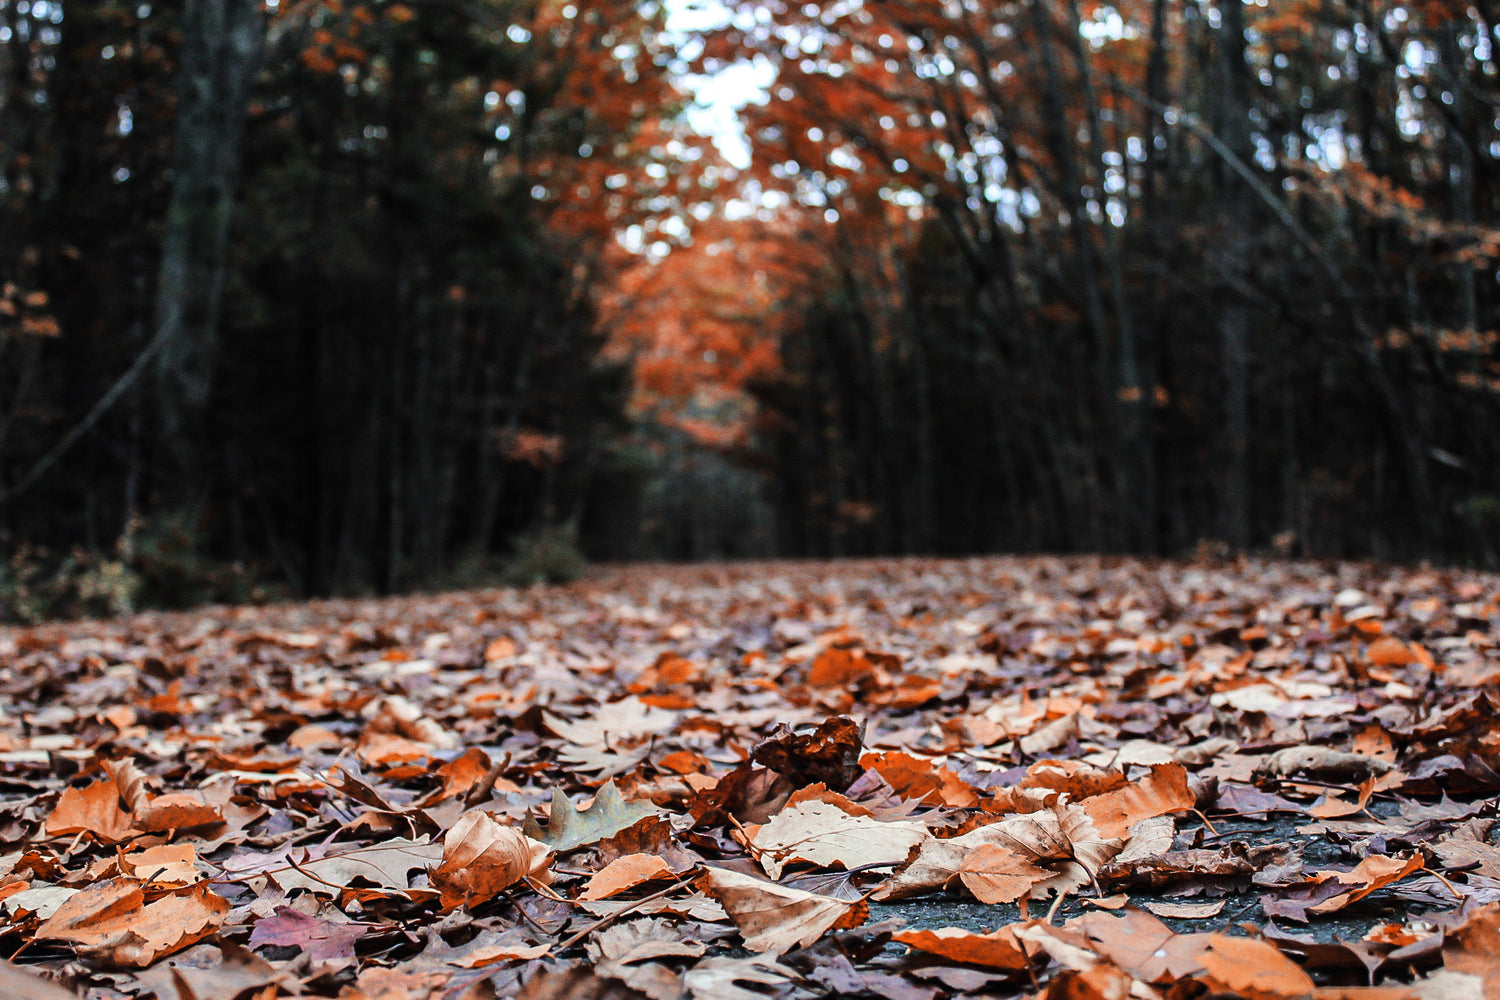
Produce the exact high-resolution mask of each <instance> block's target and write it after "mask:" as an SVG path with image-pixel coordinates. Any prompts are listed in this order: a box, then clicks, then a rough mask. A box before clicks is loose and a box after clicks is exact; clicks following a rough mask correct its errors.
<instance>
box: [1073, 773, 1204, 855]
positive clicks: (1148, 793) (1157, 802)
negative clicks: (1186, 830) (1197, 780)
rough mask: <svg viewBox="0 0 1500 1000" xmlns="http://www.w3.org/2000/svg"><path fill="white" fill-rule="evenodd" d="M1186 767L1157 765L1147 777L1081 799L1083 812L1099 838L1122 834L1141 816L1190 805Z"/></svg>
mask: <svg viewBox="0 0 1500 1000" xmlns="http://www.w3.org/2000/svg"><path fill="white" fill-rule="evenodd" d="M1193 803H1194V798H1193V793H1192V792H1191V791H1190V790H1189V789H1188V783H1187V768H1185V767H1183V766H1182V765H1181V764H1157V765H1155V766H1153V767H1152V768H1151V774H1150V776H1149V777H1147V778H1144V779H1142V780H1141V781H1138V782H1135V783H1134V784H1130V785H1126V786H1125V787H1124V788H1121V789H1119V790H1117V791H1113V792H1106V793H1105V794H1103V795H1096V796H1094V797H1093V798H1091V799H1087V800H1085V801H1084V802H1083V803H1082V805H1083V809H1084V811H1085V812H1087V813H1088V814H1089V817H1090V818H1091V819H1093V821H1094V825H1095V826H1096V827H1098V828H1099V835H1100V836H1101V837H1105V838H1109V837H1123V836H1125V835H1126V834H1127V833H1128V832H1129V831H1130V827H1131V826H1132V825H1134V824H1135V823H1137V822H1139V821H1140V820H1143V819H1150V818H1151V817H1153V816H1164V815H1166V814H1168V813H1174V812H1181V811H1183V810H1185V809H1191V808H1193Z"/></svg>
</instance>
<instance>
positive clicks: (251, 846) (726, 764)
mask: <svg viewBox="0 0 1500 1000" xmlns="http://www.w3.org/2000/svg"><path fill="white" fill-rule="evenodd" d="M1497 636H1500V579H1497V578H1496V577H1493V576H1486V575H1481V574H1474V573H1465V572H1458V571H1437V570H1427V569H1421V570H1414V569H1397V568H1388V567H1374V566H1360V565H1336V564H1292V563H1278V562H1260V561H1253V560H1241V561H1238V562H1235V563H1225V564H1217V565H1210V564H1201V563H1200V564H1183V563H1166V562H1144V561H1132V560H1124V559H1102V558H1081V557H1080V558H996V559H974V560H951V561H938V560H915V559H913V560H877V561H859V562H843V563H830V564H818V563H772V564H746V565H730V566H724V565H716V566H701V567H634V568H624V569H610V570H602V571H600V572H599V573H597V574H596V575H595V576H594V577H593V578H591V579H590V580H587V581H585V582H583V583H580V584H575V585H571V586H568V587H560V588H534V589H530V590H505V591H487V592H471V593H462V594H447V595H435V596H421V597H408V598H402V599H392V600H383V601H322V602H313V603H309V604H299V605H284V606H278V607H268V608H217V609H209V610H206V611H202V612H196V613H180V614H162V615H146V616H139V617H136V618H131V619H123V620H115V621H104V622H87V623H71V624H43V625H38V626H33V627H29V628H15V629H6V630H0V689H3V691H4V694H5V699H4V701H3V702H0V838H3V843H0V919H3V922H0V947H3V948H4V952H3V955H4V956H5V958H6V960H5V961H0V991H3V992H4V993H5V995H7V996H18V997H32V996H34V997H38V998H44V1000H60V998H62V997H68V996H74V997H77V996H87V997H92V998H98V1000H106V998H108V1000H133V998H143V1000H144V998H147V997H159V998H162V1000H198V998H203V997H210V996H211V997H215V998H216V1000H241V998H254V1000H273V998H276V997H282V996H323V997H338V998H340V1000H377V998H378V1000H386V998H391V997H402V998H420V1000H434V998H455V1000H487V998H492V997H500V996H521V997H528V998H533V1000H535V998H542V997H554V996H556V997H562V996H567V997H581V998H605V997H610V998H634V997H647V998H650V1000H689V998H709V997H712V998H726V997H727V998H740V1000H745V998H754V1000H764V998H768V997H775V998H781V997H823V996H860V995H865V996H874V995H878V996H883V997H889V998H902V1000H905V998H911V1000H942V998H957V997H968V996H976V997H977V996H986V997H1010V996H1016V997H1046V998H1072V997H1078V998H1083V997H1109V996H1118V997H1124V996H1134V997H1143V998H1150V997H1163V998H1166V997H1185V996H1196V995H1205V994H1207V995H1223V996H1241V997H1250V998H1266V1000H1280V998H1292V997H1315V998H1320V1000H1334V998H1367V1000H1374V998H1377V997H1379V998H1407V997H1412V998H1424V1000H1425V998H1436V997H1468V996H1474V997H1481V996H1492V995H1500V847H1497V846H1496V844H1495V840H1494V832H1495V825H1496V820H1497V818H1500V817H1497V809H1496V804H1495V803H1496V793H1497V792H1500V720H1497V716H1496V712H1495V708H1496V702H1495V700H1494V698H1495V696H1494V695H1493V693H1492V692H1493V691H1494V690H1495V684H1494V682H1495V681H1496V680H1497V679H1500V653H1497V649H1496V645H1497ZM945 917H946V918H947V919H946V920H945V919H943V918H945Z"/></svg>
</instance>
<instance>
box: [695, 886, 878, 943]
mask: <svg viewBox="0 0 1500 1000" xmlns="http://www.w3.org/2000/svg"><path fill="white" fill-rule="evenodd" d="M700 884H701V885H702V886H703V888H704V889H705V890H706V891H707V892H709V893H710V894H712V895H713V896H714V898H715V899H717V900H718V901H719V902H720V903H722V904H723V905H724V909H725V911H726V912H728V914H729V917H730V919H731V920H733V921H734V924H735V926H736V927H738V928H739V931H740V935H741V937H743V938H744V940H745V947H746V948H749V949H750V950H751V951H759V952H767V953H770V954H773V955H780V954H782V953H784V952H786V951H789V950H791V949H792V948H805V947H807V946H808V945H810V944H812V943H813V942H814V941H816V940H817V939H818V938H820V937H822V936H823V935H824V933H826V932H827V931H829V930H832V929H834V928H843V927H858V926H859V925H860V924H862V923H864V922H865V919H866V917H868V916H869V913H870V908H869V906H868V905H867V904H865V903H863V902H846V901H844V900H841V899H833V898H832V897H829V896H820V895H818V894H817V893H812V892H804V891H803V890H801V889H791V888H788V887H786V886H782V885H777V884H776V883H775V882H767V881H765V880H764V879H758V878H755V877H754V876H751V875H741V874H740V873H739V872H733V871H729V870H728V869H725V868H713V867H710V868H709V869H707V871H706V872H705V873H704V876H703V878H702V880H701V883H700Z"/></svg>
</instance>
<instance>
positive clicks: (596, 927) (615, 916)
mask: <svg viewBox="0 0 1500 1000" xmlns="http://www.w3.org/2000/svg"><path fill="white" fill-rule="evenodd" d="M697 877H698V869H697V867H696V866H695V867H694V868H693V869H692V870H691V871H689V872H688V874H686V875H684V876H682V877H681V878H679V879H678V880H677V881H676V882H673V883H672V884H671V885H669V886H667V887H666V888H665V889H662V890H661V891H659V892H653V893H652V894H651V895H649V896H642V897H641V898H640V899H637V900H635V901H634V902H632V903H631V904H630V905H628V906H623V907H621V908H620V909H618V910H616V911H615V912H613V913H611V914H609V915H608V916H605V917H600V918H599V919H598V920H597V921H595V922H594V923H592V924H590V925H589V926H587V927H585V928H584V929H583V930H581V931H579V932H578V933H577V934H573V935H571V936H570V937H568V938H567V939H565V940H563V941H560V942H558V945H557V950H558V951H559V952H563V951H567V950H568V949H569V948H571V947H573V946H574V945H575V944H577V943H578V942H580V941H582V940H583V939H584V938H586V937H588V936H589V935H590V934H593V933H594V932H595V931H602V930H604V928H606V927H608V926H609V925H610V924H612V923H614V922H615V921H616V920H619V919H620V918H621V917H623V916H624V915H625V914H627V913H629V912H631V911H632V910H636V909H639V908H640V907H642V906H645V905H646V904H647V903H654V902H655V901H656V900H658V899H661V898H662V897H663V896H668V895H671V894H672V893H674V892H676V891H677V890H678V889H681V888H682V887H683V886H685V885H687V884H688V883H689V882H691V881H692V880H693V879H695V878H697Z"/></svg>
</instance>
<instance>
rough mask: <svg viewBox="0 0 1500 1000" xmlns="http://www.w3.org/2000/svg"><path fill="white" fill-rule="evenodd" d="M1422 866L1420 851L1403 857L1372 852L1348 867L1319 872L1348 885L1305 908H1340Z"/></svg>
mask: <svg viewBox="0 0 1500 1000" xmlns="http://www.w3.org/2000/svg"><path fill="white" fill-rule="evenodd" d="M1422 868H1423V862H1422V855H1420V854H1417V853H1415V852H1414V853H1413V854H1412V855H1411V856H1410V857H1405V858H1402V857H1394V858H1388V857H1385V856H1383V855H1379V854H1372V855H1370V856H1369V857H1367V858H1365V859H1364V860H1363V861H1361V862H1360V863H1359V864H1358V865H1356V866H1355V867H1354V869H1353V870H1352V871H1347V872H1322V873H1319V874H1320V875H1324V876H1327V877H1328V878H1329V879H1330V880H1332V881H1333V882H1335V883H1337V884H1339V885H1345V886H1348V888H1347V889H1346V890H1344V891H1343V892H1340V893H1339V894H1338V895H1336V896H1331V897H1329V898H1327V899H1324V900H1322V901H1320V902H1317V903H1314V904H1313V905H1311V906H1309V907H1307V912H1309V913H1333V912H1334V911H1336V910H1341V909H1343V908H1344V907H1346V906H1348V905H1349V904H1350V903H1353V902H1356V901H1358V900H1361V899H1364V898H1365V897H1366V896H1368V895H1369V894H1370V893H1372V892H1374V891H1375V890H1376V889H1383V888H1384V887H1386V886H1388V885H1390V884H1391V883H1393V882H1398V881H1400V880H1401V879H1404V878H1406V876H1408V875H1412V874H1415V873H1416V872H1419V871H1421V870H1422Z"/></svg>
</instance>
